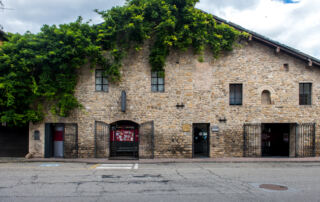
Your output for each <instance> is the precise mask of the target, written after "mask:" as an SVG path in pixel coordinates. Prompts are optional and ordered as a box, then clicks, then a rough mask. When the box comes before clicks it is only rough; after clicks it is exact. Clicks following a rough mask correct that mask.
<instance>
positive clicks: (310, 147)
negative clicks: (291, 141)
mask: <svg viewBox="0 0 320 202" xmlns="http://www.w3.org/2000/svg"><path fill="white" fill-rule="evenodd" d="M315 152H316V124H315V123H302V124H298V125H297V129H296V157H313V156H315Z"/></svg>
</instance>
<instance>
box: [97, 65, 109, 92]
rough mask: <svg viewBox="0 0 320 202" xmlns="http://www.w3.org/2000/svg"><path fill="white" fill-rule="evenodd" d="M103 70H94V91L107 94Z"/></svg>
mask: <svg viewBox="0 0 320 202" xmlns="http://www.w3.org/2000/svg"><path fill="white" fill-rule="evenodd" d="M103 73H104V70H102V69H97V70H96V91H104V92H108V85H109V82H108V78H107V76H105V75H104V74H103Z"/></svg>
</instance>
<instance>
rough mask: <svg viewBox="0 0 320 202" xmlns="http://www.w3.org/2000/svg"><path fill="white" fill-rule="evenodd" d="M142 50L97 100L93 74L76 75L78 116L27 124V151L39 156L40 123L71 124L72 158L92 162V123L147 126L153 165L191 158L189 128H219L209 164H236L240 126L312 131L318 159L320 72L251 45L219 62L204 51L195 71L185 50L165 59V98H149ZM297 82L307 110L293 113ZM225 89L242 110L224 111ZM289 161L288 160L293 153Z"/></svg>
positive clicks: (296, 109) (296, 104)
mask: <svg viewBox="0 0 320 202" xmlns="http://www.w3.org/2000/svg"><path fill="white" fill-rule="evenodd" d="M148 50H149V48H148V47H147V45H146V46H145V48H144V49H143V50H142V51H140V52H135V51H132V52H130V54H129V56H128V57H127V58H126V59H125V60H124V62H123V68H122V72H121V73H122V80H121V82H119V83H118V84H109V92H96V91H95V71H94V70H92V69H90V68H89V67H88V66H84V67H82V68H81V69H80V70H79V82H78V85H77V87H76V92H75V94H76V97H77V98H78V100H79V101H80V103H81V104H82V105H83V107H84V108H83V109H79V110H75V111H74V112H73V113H72V115H71V116H70V117H68V118H59V117H53V116H51V115H50V114H49V113H48V116H47V117H46V118H45V120H44V121H43V122H42V123H37V124H32V123H30V127H29V130H30V142H29V151H30V152H32V153H34V155H35V156H37V157H43V156H44V134H45V127H44V123H77V124H78V144H79V145H78V146H79V157H80V158H86V157H94V124H95V121H102V122H105V123H108V124H111V123H113V122H116V121H119V120H130V121H133V122H136V123H138V124H142V123H145V122H149V121H154V145H155V151H154V155H155V158H173V157H174V158H191V157H192V124H193V123H210V127H211V126H218V127H219V129H220V131H219V132H210V157H241V156H243V125H244V124H245V123H316V129H317V130H316V152H317V155H318V156H319V155H320V130H319V128H320V118H319V114H320V79H319V78H320V68H319V67H316V66H312V67H309V66H307V64H306V63H305V62H303V61H301V60H299V59H296V58H294V57H292V56H289V55H287V54H285V53H283V52H281V51H280V53H276V52H275V50H274V49H272V48H269V47H268V46H265V45H263V44H261V43H260V42H257V41H250V42H241V47H238V48H236V49H235V50H234V51H232V52H230V53H225V54H223V55H221V56H220V57H219V58H218V59H214V58H213V57H212V55H211V53H210V52H209V51H207V52H206V54H205V57H204V62H202V63H200V62H198V56H197V55H194V54H193V52H192V51H191V50H189V51H187V52H172V53H171V55H170V56H169V58H168V59H167V63H166V66H165V92H163V93H156V92H151V67H150V65H149V63H148V56H149V51H148ZM284 64H288V65H289V67H288V69H286V68H284ZM300 82H311V83H312V105H310V106H301V105H299V83H300ZM231 83H242V84H243V105H242V106H230V105H229V84H231ZM122 90H125V91H126V93H127V111H126V112H125V113H123V112H121V106H120V95H121V91H122ZM264 90H268V91H269V92H270V93H271V104H270V105H265V104H262V103H261V94H262V92H263V91H264ZM177 104H184V108H177V107H176V105H177ZM219 119H225V120H226V122H221V121H219ZM35 130H39V131H40V141H35V140H33V138H32V134H33V132H34V131H35ZM291 145H292V144H291ZM293 146H294V145H293ZM293 146H292V147H293ZM106 152H108V151H106ZM290 156H294V153H292V149H290Z"/></svg>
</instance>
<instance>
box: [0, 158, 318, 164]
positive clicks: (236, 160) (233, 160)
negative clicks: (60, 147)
mask: <svg viewBox="0 0 320 202" xmlns="http://www.w3.org/2000/svg"><path fill="white" fill-rule="evenodd" d="M22 162H26V163H27V162H29V163H31V162H64V163H88V164H101V163H107V164H117V163H141V164H157V163H259V162H260V163H263V162H265V163H273V162H275V163H277V162H278V163H317V162H320V157H307V158H286V157H263V158H244V157H241V158H235V157H232V158H179V159H176V158H156V159H138V160H131V159H123V160H110V159H102V158H77V159H68V158H31V159H25V158H6V157H5V158H4V157H0V163H22Z"/></svg>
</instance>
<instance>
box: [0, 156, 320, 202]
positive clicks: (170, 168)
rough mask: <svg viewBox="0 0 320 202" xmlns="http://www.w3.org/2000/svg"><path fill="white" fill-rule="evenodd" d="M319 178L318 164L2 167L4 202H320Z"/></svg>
mask: <svg viewBox="0 0 320 202" xmlns="http://www.w3.org/2000/svg"><path fill="white" fill-rule="evenodd" d="M207 160H208V159H207ZM224 160H226V159H224ZM242 160H243V159H242ZM304 160H305V159H304ZM141 161H142V160H141ZM122 162H123V161H122ZM139 162H140V161H139ZM184 162H186V161H184ZM319 172H320V163H319V162H317V163H301V162H299V163H292V162H290V163H279V162H267V163H259V162H253V163H223V162H221V161H220V163H210V162H203V163H202V162H193V163H168V164H166V163H147V164H143V163H132V164H124V163H119V164H114V163H109V164H87V163H70V162H66V163H64V162H30V163H0V202H20V201H22V202H29V201H30V202H43V201H46V202H51V201H52V202H56V201H59V202H72V201H76V202H82V201H84V202H88V201H89V202H91V201H92V202H100V201H101V202H105V201H115V202H123V201H126V202H131V201H132V202H135V201H139V202H150V201H156V202H158V201H159V202H160V201H163V202H171V201H172V202H180V201H181V202H189V201H190V202H193V201H197V202H202V201H205V202H207V201H208V202H212V201H217V202H221V201H234V202H239V201H243V202H248V201H252V202H259V201H284V202H285V201H288V202H295V201H297V202H301V201H308V202H313V201H314V202H319V201H320V200H319V199H320V192H319V190H320V175H319Z"/></svg>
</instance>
